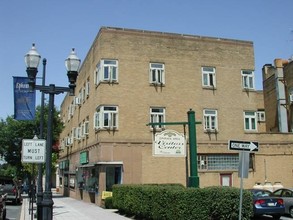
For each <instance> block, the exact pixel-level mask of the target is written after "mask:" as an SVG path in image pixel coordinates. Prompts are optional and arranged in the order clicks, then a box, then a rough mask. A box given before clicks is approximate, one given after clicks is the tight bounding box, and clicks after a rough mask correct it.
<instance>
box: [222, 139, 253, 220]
mask: <svg viewBox="0 0 293 220" xmlns="http://www.w3.org/2000/svg"><path fill="white" fill-rule="evenodd" d="M228 148H229V150H237V151H239V169H238V176H239V177H240V178H241V179H240V200H239V216H238V220H241V218H242V194H243V178H248V170H249V154H250V152H251V151H258V142H253V141H237V140H229V143H228Z"/></svg>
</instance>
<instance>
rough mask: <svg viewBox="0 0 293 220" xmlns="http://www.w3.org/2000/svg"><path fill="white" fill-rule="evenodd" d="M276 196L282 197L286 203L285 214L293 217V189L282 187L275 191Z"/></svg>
mask: <svg viewBox="0 0 293 220" xmlns="http://www.w3.org/2000/svg"><path fill="white" fill-rule="evenodd" d="M273 195H274V196H276V197H281V198H282V199H283V200H284V203H285V214H289V215H290V216H291V217H292V218H293V189H288V188H282V189H277V190H276V191H274V192H273Z"/></svg>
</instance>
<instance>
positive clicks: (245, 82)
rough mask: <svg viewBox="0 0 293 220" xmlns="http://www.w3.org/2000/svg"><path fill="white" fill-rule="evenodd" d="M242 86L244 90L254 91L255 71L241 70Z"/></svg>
mask: <svg viewBox="0 0 293 220" xmlns="http://www.w3.org/2000/svg"><path fill="white" fill-rule="evenodd" d="M241 76H242V86H243V88H244V89H254V88H255V86H254V71H252V70H241Z"/></svg>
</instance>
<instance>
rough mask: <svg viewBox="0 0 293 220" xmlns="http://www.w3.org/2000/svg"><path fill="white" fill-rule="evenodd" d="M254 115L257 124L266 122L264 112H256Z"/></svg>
mask: <svg viewBox="0 0 293 220" xmlns="http://www.w3.org/2000/svg"><path fill="white" fill-rule="evenodd" d="M256 114H257V121H258V122H263V121H266V115H265V111H264V110H258V111H257V112H256Z"/></svg>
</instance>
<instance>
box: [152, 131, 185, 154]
mask: <svg viewBox="0 0 293 220" xmlns="http://www.w3.org/2000/svg"><path fill="white" fill-rule="evenodd" d="M153 156H162V157H185V156H186V140H185V137H184V135H183V134H181V133H179V132H177V131H174V130H164V131H162V132H160V133H156V134H155V140H154V142H153Z"/></svg>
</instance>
